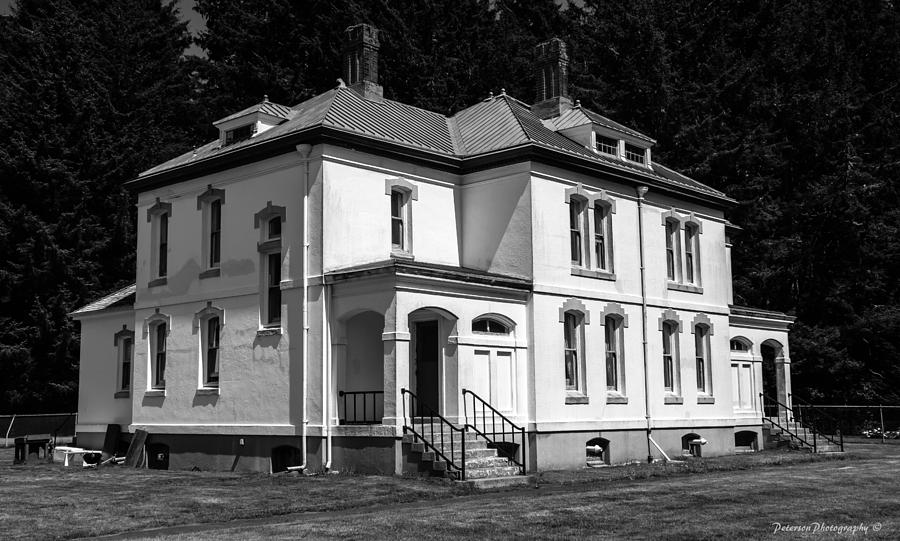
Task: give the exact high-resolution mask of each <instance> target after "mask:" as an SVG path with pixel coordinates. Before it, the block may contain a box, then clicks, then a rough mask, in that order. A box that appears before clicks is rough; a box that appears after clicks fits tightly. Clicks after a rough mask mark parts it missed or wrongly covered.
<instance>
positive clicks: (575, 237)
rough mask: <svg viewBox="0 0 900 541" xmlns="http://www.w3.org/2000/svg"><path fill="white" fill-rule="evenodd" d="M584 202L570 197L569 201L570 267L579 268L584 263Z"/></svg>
mask: <svg viewBox="0 0 900 541" xmlns="http://www.w3.org/2000/svg"><path fill="white" fill-rule="evenodd" d="M585 211H586V205H585V202H584V201H583V200H582V199H579V198H576V197H572V198H570V199H569V246H570V252H571V256H572V265H575V266H577V267H581V266H583V265H584V264H585V261H584V226H585V219H584V214H585Z"/></svg>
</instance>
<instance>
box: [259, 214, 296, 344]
mask: <svg viewBox="0 0 900 541" xmlns="http://www.w3.org/2000/svg"><path fill="white" fill-rule="evenodd" d="M284 220H285V208H284V207H279V206H274V205H272V202H271V201H269V202H268V204H267V206H266V208H264V209H262V210H261V211H259V212H257V213H256V215H255V224H256V227H257V228H258V229H259V230H260V241H259V243H258V244H257V249H258V251H259V257H260V271H261V272H260V300H259V308H260V310H259V319H260V323H261V325H262V326H263V327H280V326H281V278H282V276H281V264H282V262H281V254H282V228H283V222H284ZM304 272H305V270H304Z"/></svg>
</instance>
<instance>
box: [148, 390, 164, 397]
mask: <svg viewBox="0 0 900 541" xmlns="http://www.w3.org/2000/svg"><path fill="white" fill-rule="evenodd" d="M165 396H166V390H165V389H150V390H149V391H144V398H153V397H159V398H162V397H165Z"/></svg>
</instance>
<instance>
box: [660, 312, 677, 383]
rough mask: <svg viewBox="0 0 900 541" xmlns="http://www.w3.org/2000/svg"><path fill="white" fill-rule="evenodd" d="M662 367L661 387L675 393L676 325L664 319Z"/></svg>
mask: <svg viewBox="0 0 900 541" xmlns="http://www.w3.org/2000/svg"><path fill="white" fill-rule="evenodd" d="M662 348H663V355H662V368H663V388H664V389H665V391H666V392H668V393H673V394H675V393H676V391H677V382H676V379H675V378H676V377H677V370H678V342H677V327H676V325H675V323H673V322H671V321H664V322H663V325H662Z"/></svg>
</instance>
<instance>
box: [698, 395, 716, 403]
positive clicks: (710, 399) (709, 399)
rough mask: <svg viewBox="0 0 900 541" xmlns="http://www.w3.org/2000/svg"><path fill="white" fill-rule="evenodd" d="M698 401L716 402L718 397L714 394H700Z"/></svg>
mask: <svg viewBox="0 0 900 541" xmlns="http://www.w3.org/2000/svg"><path fill="white" fill-rule="evenodd" d="M697 403H698V404H715V403H716V397H714V396H698V397H697Z"/></svg>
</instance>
